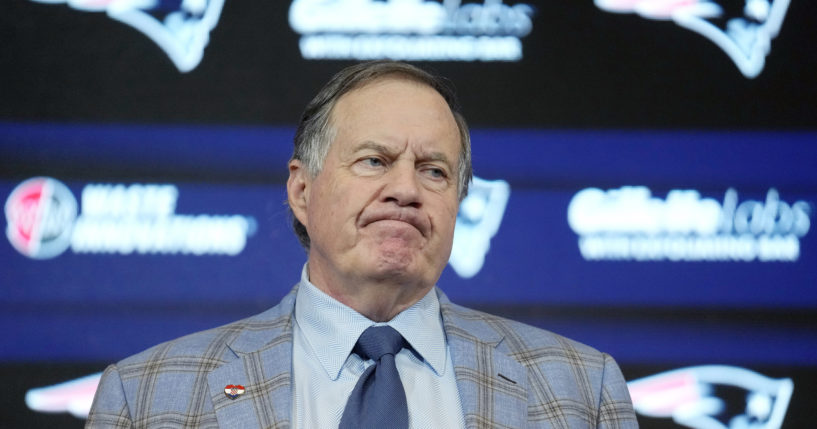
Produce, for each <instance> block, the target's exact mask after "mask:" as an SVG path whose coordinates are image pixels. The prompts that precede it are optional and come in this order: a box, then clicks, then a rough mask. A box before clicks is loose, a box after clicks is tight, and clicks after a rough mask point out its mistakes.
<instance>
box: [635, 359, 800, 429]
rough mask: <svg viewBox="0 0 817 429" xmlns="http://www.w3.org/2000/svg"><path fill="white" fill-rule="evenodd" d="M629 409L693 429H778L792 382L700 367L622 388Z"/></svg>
mask: <svg viewBox="0 0 817 429" xmlns="http://www.w3.org/2000/svg"><path fill="white" fill-rule="evenodd" d="M627 387H628V389H629V390H630V397H631V398H632V400H633V408H635V411H636V412H637V413H638V414H641V415H643V416H648V417H653V418H672V420H673V421H675V423H678V424H679V425H682V426H685V427H688V428H693V429H780V427H781V426H782V424H783V419H784V417H785V416H786V411H787V410H788V407H789V400H790V399H791V396H792V392H793V390H794V383H793V382H792V380H791V379H789V378H781V379H772V378H769V377H766V376H765V375H762V374H758V373H756V372H754V371H750V370H748V369H745V368H739V367H735V366H727V365H702V366H694V367H688V368H682V369H676V370H672V371H667V372H663V373H660V374H656V375H651V376H649V377H645V378H641V379H638V380H633V381H630V382H628V383H627Z"/></svg>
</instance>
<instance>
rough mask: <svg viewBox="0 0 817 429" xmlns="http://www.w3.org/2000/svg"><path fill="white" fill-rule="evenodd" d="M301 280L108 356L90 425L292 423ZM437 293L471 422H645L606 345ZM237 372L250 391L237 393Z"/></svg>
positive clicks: (606, 426)
mask: <svg viewBox="0 0 817 429" xmlns="http://www.w3.org/2000/svg"><path fill="white" fill-rule="evenodd" d="M296 288H297V287H296ZM294 292H295V291H294V290H293V292H291V293H290V294H288V295H287V296H286V297H285V298H284V299H283V300H282V301H281V303H280V304H278V305H277V306H275V307H273V308H272V309H270V310H267V311H266V312H264V313H261V314H259V315H256V316H253V317H250V318H248V319H244V320H241V321H238V322H234V323H231V324H229V325H225V326H222V327H219V328H215V329H211V330H208V331H203V332H199V333H196V334H192V335H189V336H186V337H182V338H179V339H177V340H173V341H170V342H167V343H164V344H160V345H158V346H155V347H153V348H151V349H148V350H146V351H144V352H142V353H139V354H137V355H134V356H132V357H130V358H127V359H125V360H123V361H121V362H119V363H117V364H116V365H111V366H110V367H108V368H107V370H106V371H105V373H104V375H103V377H102V380H101V381H100V384H99V389H98V390H97V395H96V398H95V399H94V404H93V407H92V409H91V414H90V416H89V418H88V421H87V425H86V428H130V427H137V428H242V429H244V428H286V427H289V426H290V412H291V407H292V402H291V400H292V391H291V375H290V371H291V368H292V311H293V308H294V303H295V293H294ZM438 295H439V297H440V304H441V308H442V316H443V324H444V327H445V332H446V336H447V339H448V344H449V346H450V349H451V353H452V359H453V362H454V367H455V368H454V369H455V374H456V379H457V387H458V389H459V392H460V396H461V399H462V407H463V410H462V411H463V413H464V415H465V422H466V426H467V427H468V428H604V429H613V428H622V429H624V428H627V429H629V428H637V427H638V424H637V422H636V418H635V414H634V412H633V408H632V404H631V402H630V397H629V394H628V391H627V385H626V383H625V381H624V378H623V377H622V375H621V372H620V370H619V368H618V366H617V365H616V363H615V362H614V361H613V359H612V358H611V357H610V356H608V355H606V354H604V353H600V352H598V351H596V350H594V349H592V348H590V347H587V346H585V345H582V344H579V343H576V342H574V341H571V340H569V339H566V338H564V337H561V336H558V335H556V334H553V333H550V332H547V331H544V330H541V329H538V328H534V327H531V326H528V325H524V324H521V323H518V322H513V321H510V320H507V319H503V318H500V317H496V316H492V315H488V314H485V313H480V312H477V311H474V310H470V309H467V308H464V307H460V306H458V305H455V304H452V303H451V302H450V301H449V300H448V298H447V297H446V296H445V295H444V294H443V293H442V292H440V291H438ZM229 384H241V385H243V386H244V387H245V389H246V393H245V394H244V395H242V396H240V397H238V398H237V399H235V400H231V399H229V398H228V397H227V396H226V395H225V394H224V387H225V386H226V385H229Z"/></svg>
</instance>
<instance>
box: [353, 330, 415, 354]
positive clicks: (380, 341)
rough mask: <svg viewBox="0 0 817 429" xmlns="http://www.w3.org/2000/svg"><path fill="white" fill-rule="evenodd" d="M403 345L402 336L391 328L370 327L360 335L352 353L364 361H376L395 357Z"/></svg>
mask: <svg viewBox="0 0 817 429" xmlns="http://www.w3.org/2000/svg"><path fill="white" fill-rule="evenodd" d="M404 344H405V340H404V339H403V336H402V335H400V333H399V332H397V330H396V329H394V328H392V327H391V326H387V325H384V326H370V327H368V328H366V330H365V331H363V333H362V334H360V338H358V340H357V344H355V348H354V350H353V351H354V352H355V353H357V354H358V355H359V356H360V357H362V358H364V359H372V360H375V361H377V360H380V358H381V357H382V356H383V355H387V354H390V355H396V354H397V353H399V352H400V350H401V349H402V348H403V346H404Z"/></svg>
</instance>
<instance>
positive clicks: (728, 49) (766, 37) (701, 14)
mask: <svg viewBox="0 0 817 429" xmlns="http://www.w3.org/2000/svg"><path fill="white" fill-rule="evenodd" d="M594 1H595V4H596V6H597V7H598V8H599V9H602V10H605V11H608V12H616V13H637V14H638V15H640V16H642V17H644V18H647V19H656V20H672V21H674V22H675V23H676V24H678V25H680V26H681V27H684V28H687V29H689V30H692V31H694V32H696V33H698V34H700V35H702V36H704V37H706V38H707V39H709V40H711V41H712V42H714V43H715V44H716V45H717V46H718V47H719V48H721V49H722V50H723V51H724V52H725V53H726V54H727V55H728V56H729V58H730V59H731V60H732V61H733V62H734V63H735V65H736V66H737V67H738V69H739V70H740V72H741V73H743V75H744V76H746V77H747V78H750V79H751V78H754V77H757V76H758V75H759V74H760V72H762V71H763V67H764V66H765V65H766V56H767V55H769V52H770V50H771V41H772V39H774V38H775V37H777V34H778V33H779V32H780V27H781V26H782V25H783V18H785V16H786V11H787V10H788V8H789V2H790V0H745V1H736V0H732V1H730V0H724V1H723V2H722V4H721V2H714V1H709V0H594Z"/></svg>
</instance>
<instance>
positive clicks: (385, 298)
mask: <svg viewBox="0 0 817 429" xmlns="http://www.w3.org/2000/svg"><path fill="white" fill-rule="evenodd" d="M470 178H471V156H470V141H469V136H468V130H467V127H466V124H465V121H464V119H463V118H462V117H461V116H460V114H459V113H458V111H457V110H456V103H455V100H454V96H453V93H452V92H451V90H450V89H449V87H448V86H447V85H446V84H445V83H444V81H442V80H441V79H439V78H437V77H435V76H432V75H430V74H428V73H426V72H424V71H422V70H420V69H417V68H415V67H413V66H410V65H407V64H403V63H395V62H374V63H366V64H361V65H357V66H353V67H349V68H347V69H345V70H343V71H341V72H340V73H339V74H337V75H336V76H334V77H333V78H332V80H331V81H330V82H329V83H328V84H327V85H326V86H325V87H324V88H323V89H322V90H321V91H320V93H319V94H318V95H317V96H316V97H315V98H314V99H313V100H312V102H311V103H310V104H309V105H308V106H307V108H306V111H305V112H304V115H303V117H302V119H301V123H300V125H299V128H298V131H297V134H296V136H295V150H294V154H293V156H292V159H291V160H290V162H289V180H288V181H287V192H288V202H289V206H290V208H291V210H292V213H293V215H294V219H293V222H294V226H295V231H296V233H297V235H298V237H299V239H300V240H301V243H302V244H303V245H304V247H305V248H306V249H307V251H308V261H307V264H306V265H305V266H304V269H303V270H302V274H301V280H300V282H299V283H298V285H296V287H295V288H294V289H293V290H292V292H290V293H289V294H288V295H287V296H286V297H285V298H284V299H283V300H282V301H281V303H279V304H278V305H277V306H275V307H273V308H272V309H270V310H268V311H266V312H264V313H262V314H260V315H257V316H254V317H250V318H248V319H245V320H242V321H238V322H235V323H232V324H229V325H226V326H223V327H220V328H215V329H212V330H209V331H204V332H200V333H197V334H193V335H190V336H187V337H183V338H180V339H177V340H174V341H170V342H168V343H164V344H160V345H158V346H156V347H153V348H151V349H149V350H147V351H145V352H142V353H140V354H138V355H135V356H132V357H130V358H128V359H125V360H123V361H121V362H119V363H118V364H116V365H112V366H110V367H109V368H108V369H107V370H106V371H105V374H104V376H103V378H102V381H101V382H100V386H99V391H98V393H97V396H96V399H95V401H94V405H93V409H92V410H91V415H90V417H89V419H88V427H131V426H136V427H231V428H233V427H235V428H284V427H298V428H332V427H342V428H356V427H362V428H367V427H378V428H380V427H389V428H391V427H394V428H398V427H400V428H408V427H412V428H457V427H468V428H482V427H500V428H522V427H526V428H527V427H541V428H636V427H637V426H638V425H637V423H636V420H635V416H634V413H633V410H632V405H631V403H630V399H629V396H628V393H627V386H626V384H625V382H624V379H623V377H622V375H621V372H620V371H619V369H618V367H617V366H616V364H615V362H614V361H613V359H612V358H610V356H608V355H606V354H603V353H600V352H598V351H596V350H594V349H592V348H590V347H587V346H584V345H581V344H578V343H576V342H573V341H571V340H568V339H566V338H563V337H560V336H558V335H556V334H553V333H550V332H547V331H543V330H540V329H537V328H534V327H531V326H527V325H523V324H520V323H516V322H513V321H509V320H506V319H502V318H499V317H495V316H491V315H487V314H484V313H480V312H476V311H473V310H469V309H466V308H463V307H459V306H457V305H455V304H452V303H451V302H450V301H449V300H448V299H447V298H446V296H445V295H444V294H443V293H442V292H441V291H440V290H439V289H437V288H436V287H435V284H436V282H437V280H438V279H439V277H440V274H441V273H442V270H443V268H444V267H445V265H446V263H447V261H448V257H449V254H450V252H451V246H452V241H453V235H454V224H455V221H456V215H457V208H458V205H459V201H460V200H461V199H462V198H463V197H464V196H465V195H466V193H467V186H468V182H469V180H470Z"/></svg>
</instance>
